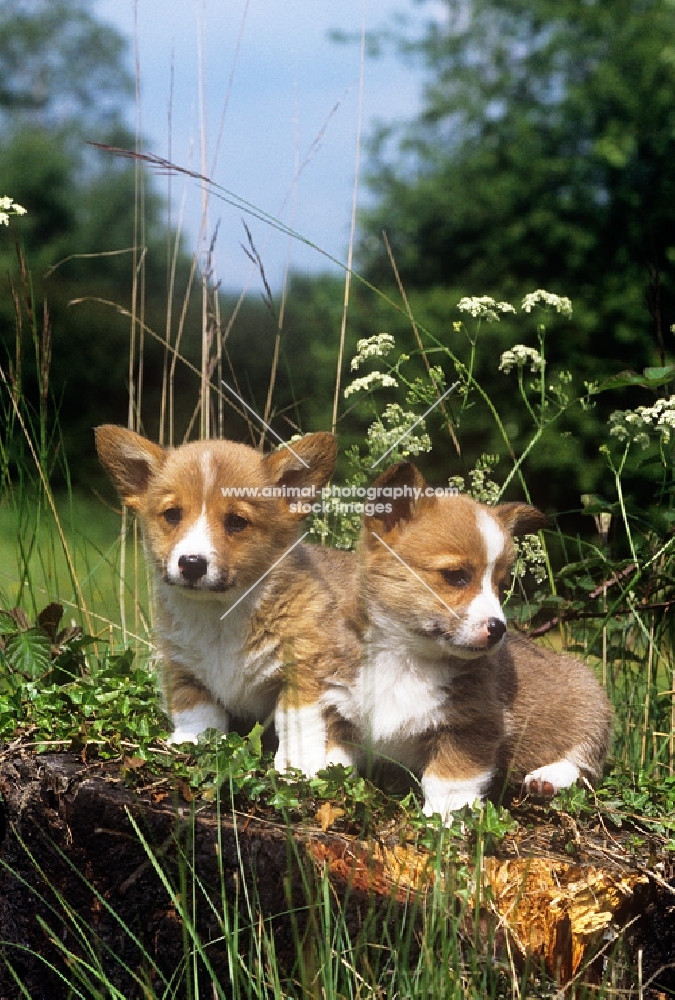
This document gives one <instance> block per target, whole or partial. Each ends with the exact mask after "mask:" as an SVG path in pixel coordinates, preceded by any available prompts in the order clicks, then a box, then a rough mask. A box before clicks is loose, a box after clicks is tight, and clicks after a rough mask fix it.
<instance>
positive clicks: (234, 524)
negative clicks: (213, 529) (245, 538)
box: [225, 514, 248, 535]
mask: <svg viewBox="0 0 675 1000" xmlns="http://www.w3.org/2000/svg"><path fill="white" fill-rule="evenodd" d="M244 528H248V521H247V520H246V518H245V517H241V515H240V514H228V515H227V517H226V518H225V531H226V532H227V533H228V535H236V534H238V533H239V532H240V531H243V530H244Z"/></svg>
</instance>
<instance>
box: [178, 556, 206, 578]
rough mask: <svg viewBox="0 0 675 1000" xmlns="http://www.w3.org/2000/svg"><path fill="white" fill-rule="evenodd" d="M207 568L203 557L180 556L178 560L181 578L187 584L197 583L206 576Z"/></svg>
mask: <svg viewBox="0 0 675 1000" xmlns="http://www.w3.org/2000/svg"><path fill="white" fill-rule="evenodd" d="M208 568H209V564H208V563H207V561H206V559H205V558H204V556H181V557H180V558H179V560H178V569H179V570H180V573H181V576H182V577H183V578H184V579H185V580H187V582H188V583H197V581H198V580H201V578H202V577H203V576H206V571H207V569H208Z"/></svg>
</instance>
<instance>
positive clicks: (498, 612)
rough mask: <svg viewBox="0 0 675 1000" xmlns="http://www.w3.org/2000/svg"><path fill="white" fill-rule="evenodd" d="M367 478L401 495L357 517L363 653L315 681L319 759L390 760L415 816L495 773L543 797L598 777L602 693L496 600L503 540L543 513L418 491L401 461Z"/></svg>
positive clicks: (536, 523) (467, 799)
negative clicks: (405, 781) (414, 787)
mask: <svg viewBox="0 0 675 1000" xmlns="http://www.w3.org/2000/svg"><path fill="white" fill-rule="evenodd" d="M374 486H376V487H380V488H384V487H390V488H394V489H391V490H390V491H388V492H389V495H390V496H391V495H394V496H396V494H397V493H398V494H399V498H398V499H395V500H394V501H393V502H391V503H390V504H389V505H388V512H386V513H382V514H376V515H374V516H371V517H366V518H365V519H364V528H363V534H362V538H361V541H360V543H359V553H358V555H359V562H360V571H361V591H362V593H361V600H362V623H361V635H362V655H361V658H360V661H359V662H358V664H357V665H356V666H355V667H354V661H353V660H352V661H350V663H349V665H348V666H349V669H348V672H346V673H344V672H343V673H340V672H339V670H337V669H336V670H335V671H334V672H333V673H332V675H331V676H328V677H326V678H325V679H324V684H323V692H322V695H321V700H322V705H323V709H324V712H325V715H326V719H327V736H328V745H327V751H326V757H327V760H330V761H332V762H335V763H342V764H345V765H355V766H356V765H358V764H360V763H362V761H363V758H364V756H365V755H366V753H368V752H369V753H372V754H374V755H376V756H378V757H381V758H384V759H388V760H393V761H397V762H398V763H399V764H402V765H403V766H404V767H406V768H408V769H409V770H410V771H412V772H414V773H416V774H418V775H419V776H420V778H421V787H422V791H423V794H424V811H425V813H427V814H428V815H432V814H434V813H440V815H441V817H442V818H443V819H444V820H446V821H447V819H448V816H449V814H450V813H451V812H452V810H454V809H459V808H460V807H462V806H464V805H467V804H471V803H473V802H474V800H476V799H481V798H483V797H484V796H485V795H486V794H487V793H489V792H490V791H492V792H493V793H495V792H497V791H498V787H497V781H498V779H499V778H502V777H503V776H505V775H508V777H509V778H510V779H511V780H515V781H518V782H522V783H523V784H524V787H525V789H526V790H528V791H530V792H533V793H538V794H543V795H553V794H554V793H555V792H556V791H557V790H558V789H559V788H563V787H566V786H568V785H571V784H572V783H573V782H574V781H576V780H577V779H578V778H579V777H580V776H581V775H584V776H585V777H587V778H590V779H591V780H592V779H597V778H598V777H599V776H600V774H601V770H602V765H603V761H604V759H605V756H606V753H607V750H608V744H609V740H610V730H611V709H610V706H609V702H608V700H607V698H606V696H605V693H604V691H603V690H602V688H601V687H600V685H599V684H598V682H597V681H596V679H595V677H594V676H593V674H592V673H591V671H590V670H589V669H588V667H586V666H585V664H583V663H582V662H580V661H579V660H576V659H573V658H571V657H569V656H559V655H556V654H554V653H551V652H548V651H545V650H543V649H540V648H539V647H537V646H535V645H534V644H533V643H532V642H531V641H530V640H528V639H526V638H522V637H520V636H518V635H517V634H516V633H513V632H507V628H506V619H505V616H504V612H503V610H502V606H501V596H502V594H503V591H504V589H505V588H506V587H507V586H508V583H509V580H510V573H511V568H512V565H513V562H514V557H515V549H514V544H513V537H514V536H515V535H519V534H526V533H529V532H534V531H537V530H538V529H539V528H541V527H542V526H543V525H544V524H545V523H546V518H545V517H544V515H543V514H542V513H541V512H540V511H538V510H537V509H536V508H534V507H531V506H529V505H527V504H523V503H503V504H499V505H497V506H494V507H489V506H486V505H484V504H480V503H477V502H476V501H474V500H473V499H471V498H470V497H468V496H464V495H456V496H450V495H444V496H425V495H424V493H425V487H426V483H425V481H424V479H423V477H422V475H421V474H420V473H419V471H418V470H417V469H416V468H415V466H414V465H412V464H410V463H408V462H402V463H399V464H398V465H395V466H393V467H392V468H391V469H389V470H388V471H387V472H385V473H384V474H383V475H382V476H381V477H380V478H379V479H378V480H377V481H376V482H375V483H374ZM397 487H398V488H399V489H398V490H396V489H395V488H397ZM406 493H407V494H408V495H404V494H406ZM384 495H385V496H386V495H387V491H385V494H384ZM415 497H418V499H415ZM386 506H387V505H384V504H383V505H382V507H383V508H385V509H386Z"/></svg>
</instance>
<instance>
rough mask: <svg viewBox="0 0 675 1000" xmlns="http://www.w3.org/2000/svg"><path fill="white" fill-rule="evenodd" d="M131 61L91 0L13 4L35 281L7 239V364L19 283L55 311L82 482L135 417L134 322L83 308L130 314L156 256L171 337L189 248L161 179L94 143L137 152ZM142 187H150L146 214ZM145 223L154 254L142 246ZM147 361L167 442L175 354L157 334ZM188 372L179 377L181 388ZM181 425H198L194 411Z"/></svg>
mask: <svg viewBox="0 0 675 1000" xmlns="http://www.w3.org/2000/svg"><path fill="white" fill-rule="evenodd" d="M126 53H127V42H126V40H125V39H124V38H123V37H122V36H121V35H120V34H119V33H118V32H117V30H116V29H114V28H112V27H110V26H107V25H104V24H101V23H99V22H98V21H97V20H96V19H95V18H94V16H93V14H92V12H91V4H90V3H89V2H88V0H53V2H50V3H44V2H42V0H7V2H5V3H3V4H2V5H1V6H0V128H2V132H3V143H2V146H1V147H0V177H1V178H2V190H3V193H4V192H7V193H11V195H12V197H13V198H14V199H15V200H16V201H18V202H19V203H20V204H22V205H24V206H25V207H26V208H27V209H28V214H27V215H26V216H25V217H23V218H22V219H21V220H20V225H17V227H16V229H17V232H18V233H20V246H21V248H22V252H23V254H24V257H25V262H26V265H27V267H28V268H29V269H30V277H31V285H30V287H29V288H28V287H26V286H25V284H24V283H23V282H22V280H21V279H20V267H19V263H18V260H17V255H16V250H15V247H14V245H13V242H12V240H11V238H10V234H8V233H6V232H5V233H4V234H3V239H2V241H1V242H0V275H1V278H0V280H1V281H2V282H3V285H4V290H3V294H2V295H0V342H2V344H4V354H5V356H4V357H3V358H2V362H3V366H6V364H7V360H8V356H9V358H11V357H13V355H14V353H15V350H16V346H15V338H16V317H15V309H14V299H13V295H12V294H11V293H10V286H11V287H12V288H13V289H14V291H15V293H16V292H18V294H19V297H20V299H21V301H22V302H26V300H27V299H29V298H31V297H32V303H31V304H30V305H28V306H27V308H28V310H29V311H30V310H31V309H32V310H33V313H34V314H37V313H39V314H40V315H39V317H38V320H37V327H38V329H41V328H42V326H43V317H42V309H43V302H44V303H46V308H47V311H48V319H49V327H50V332H51V345H50V353H51V369H50V383H49V390H50V392H49V396H50V407H51V416H52V417H54V416H55V415H56V413H58V417H59V423H60V427H61V432H62V434H63V439H64V443H65V446H66V453H67V455H68V458H69V463H70V467H71V474H72V476H73V478H74V480H75V481H82V482H88V481H90V479H91V477H92V476H96V475H97V473H98V464H97V463H96V460H95V455H94V449H93V446H92V433H91V428H92V427H93V426H94V425H95V424H97V423H100V422H101V421H105V420H115V421H124V420H126V414H127V406H128V400H127V394H126V391H127V383H128V369H129V360H128V358H129V339H130V321H129V319H128V317H125V316H124V315H123V314H121V313H120V312H118V311H116V310H115V309H114V308H109V307H105V306H102V305H100V304H98V305H97V304H94V303H93V302H91V303H89V304H85V305H79V306H77V307H72V306H71V305H70V303H71V302H72V301H73V300H82V299H96V298H100V299H104V300H107V301H109V302H111V303H114V304H116V305H119V306H121V307H122V308H123V309H127V310H129V309H130V308H131V304H132V284H133V276H134V268H135V265H136V263H137V262H138V261H139V260H140V259H141V258H142V260H143V264H142V280H143V287H142V294H141V295H140V296H139V298H138V302H139V304H140V303H141V302H142V308H143V311H144V312H143V318H144V321H145V322H146V323H147V324H148V326H150V327H151V328H153V329H154V330H156V331H158V332H159V333H161V334H163V333H164V331H165V325H166V312H167V284H168V282H167V263H166V261H167V252H168V249H167V248H168V247H169V246H171V249H172V241H173V239H175V234H168V233H167V231H166V226H165V224H164V220H163V214H164V213H163V201H162V199H161V198H160V197H159V195H158V194H157V192H156V189H155V187H154V186H153V183H152V178H150V177H149V176H147V175H144V174H143V172H142V170H140V169H139V168H138V166H137V164H135V163H134V162H132V161H131V160H125V159H119V158H116V157H114V156H112V155H111V154H109V153H106V152H102V151H99V150H97V149H95V148H93V147H92V146H91V145H89V144H88V141H89V140H91V141H95V142H99V143H109V144H111V145H115V146H120V147H125V148H133V146H134V143H135V137H134V136H133V135H132V134H131V133H130V132H129V130H128V129H127V127H126V126H125V124H124V115H125V111H126V108H127V104H128V101H129V100H130V98H131V97H132V96H133V91H134V88H133V79H132V78H131V76H130V74H129V71H128V69H127V65H126ZM139 184H141V185H143V187H144V196H143V203H142V209H141V208H140V202H139V200H138V199H137V191H138V189H139V188H138V186H139ZM141 216H142V218H141ZM141 221H142V233H143V236H142V239H143V246H140V237H138V236H137V234H138V233H140V232H141ZM135 242H136V243H137V250H136V253H135V255H134V252H133V251H132V249H131V248H132V247H133V246H134V243H135ZM189 271H190V260H189V259H188V258H187V257H186V255H185V253H184V252H183V251H181V252H180V253H179V255H178V263H177V277H176V290H177V294H178V295H180V294H182V291H183V290H184V288H185V287H186V285H187V281H188V274H189ZM138 273H139V275H140V273H141V272H140V271H139V272H138ZM139 307H140V305H139ZM27 320H28V318H27V316H24V319H23V328H22V330H23V332H22V336H23V340H24V343H23V347H22V357H23V364H22V368H21V378H22V385H21V389H22V392H23V394H24V397H25V398H26V399H27V400H28V402H29V403H31V404H32V405H33V406H34V407H35V406H37V402H38V397H39V395H40V390H39V387H38V381H39V367H40V365H39V361H37V362H36V360H35V354H34V350H33V346H32V345H31V344H30V335H29V328H30V324H29V323H28V321H27ZM196 328H197V329H198V324H197V326H196ZM188 329H191V327H190V324H189V323H188ZM196 339H197V338H190V336H189V335H188V336H187V337H186V338H185V341H184V350H185V351H186V352H187V353H188V354H189V355H190V356H192V357H193V358H196V357H197V356H198V348H197V345H196V344H195V343H194V340H196ZM144 353H145V358H144V404H145V405H146V406H147V419H148V421H149V423H150V427H151V430H152V431H154V432H156V429H157V428H156V425H154V426H153V424H152V419H155V420H156V415H157V414H158V412H159V399H158V397H159V393H160V389H161V377H162V368H163V356H164V354H163V349H162V347H161V345H160V344H158V343H157V342H156V341H154V340H153V339H152V338H150V337H147V338H146V343H145V352H144ZM184 375H185V373H184V372H183V371H182V370H179V372H178V379H179V385H180V384H181V382H180V380H181V379H182V378H184ZM178 397H179V398H181V397H180V393H178ZM185 409H186V410H187V409H188V407H187V406H186V407H185ZM151 415H152V419H151ZM141 416H142V417H143V418H145V417H146V414H145V413H144V414H142V415H141ZM181 419H182V421H183V424H186V423H187V420H188V419H189V416H188V414H187V413H185V414H183V415H182V418H181ZM179 423H180V419H179Z"/></svg>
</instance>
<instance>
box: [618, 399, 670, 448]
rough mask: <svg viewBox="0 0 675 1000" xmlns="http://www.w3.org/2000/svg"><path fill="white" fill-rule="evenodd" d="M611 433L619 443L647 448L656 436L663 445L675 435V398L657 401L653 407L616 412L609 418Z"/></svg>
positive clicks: (640, 407)
mask: <svg viewBox="0 0 675 1000" xmlns="http://www.w3.org/2000/svg"><path fill="white" fill-rule="evenodd" d="M609 424H610V428H609V433H610V435H611V436H612V437H615V438H617V439H618V440H619V441H632V442H633V443H634V444H639V445H640V447H641V448H643V449H644V448H647V447H648V446H649V443H650V441H651V439H652V437H653V436H654V435H658V436H659V437H660V438H661V441H662V442H663V444H668V443H669V442H670V436H671V434H673V433H675V396H670V397H669V398H668V399H657V400H656V402H655V403H654V405H653V406H638V407H637V409H635V410H615V411H614V413H612V414H611V416H610V418H609Z"/></svg>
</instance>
